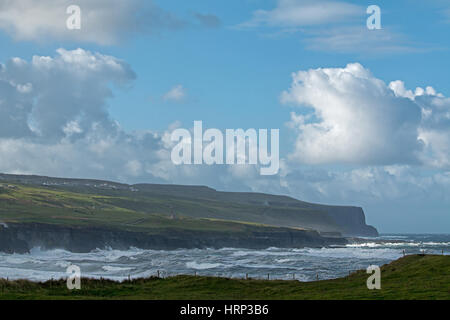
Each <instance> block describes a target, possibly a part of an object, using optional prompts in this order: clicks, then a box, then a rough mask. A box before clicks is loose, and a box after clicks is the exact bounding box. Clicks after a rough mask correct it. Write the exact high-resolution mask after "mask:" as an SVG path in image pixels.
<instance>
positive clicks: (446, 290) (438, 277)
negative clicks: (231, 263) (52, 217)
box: [0, 255, 450, 300]
mask: <svg viewBox="0 0 450 320" xmlns="http://www.w3.org/2000/svg"><path fill="white" fill-rule="evenodd" d="M367 277H368V275H367V274H366V272H365V271H364V270H361V271H358V272H355V273H353V274H351V275H350V276H348V277H345V278H339V279H334V280H324V281H315V282H298V281H264V280H236V279H226V278H212V277H194V276H177V277H173V278H167V279H159V278H149V279H138V280H132V281H125V282H122V283H119V282H113V281H107V280H87V279H83V280H82V289H81V290H79V291H69V290H67V288H66V283H65V281H63V280H60V281H48V282H45V283H33V282H29V281H6V280H0V299H158V300H165V299H167V300H169V299H170V300H171V299H181V300H190V299H205V300H213V299H220V300H223V299H236V300H245V299H254V300H264V299H275V300H282V299H289V300H297V299H320V300H322V299H442V300H448V299H450V256H435V255H426V256H420V255H411V256H406V257H404V258H401V259H399V260H396V261H394V262H392V263H390V264H387V265H385V266H383V267H382V268H381V290H368V289H367V287H366V280H367Z"/></svg>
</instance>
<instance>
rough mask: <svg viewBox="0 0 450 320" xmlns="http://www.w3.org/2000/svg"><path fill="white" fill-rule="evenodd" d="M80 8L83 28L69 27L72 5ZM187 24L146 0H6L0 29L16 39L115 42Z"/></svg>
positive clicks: (0, 12)
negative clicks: (74, 28)
mask: <svg viewBox="0 0 450 320" xmlns="http://www.w3.org/2000/svg"><path fill="white" fill-rule="evenodd" d="M73 4H76V5H78V6H79V7H80V8H81V29H80V30H68V29H67V27H66V20H67V19H68V18H69V16H70V15H68V14H67V13H66V10H67V8H68V7H69V6H70V5H73ZM183 25H184V22H182V21H181V20H179V19H177V18H176V17H174V16H173V15H171V14H170V13H168V12H166V11H164V10H163V9H161V8H159V7H158V6H156V5H154V4H153V2H152V1H143V0H128V1H122V0H78V1H76V2H75V3H74V2H73V1H69V0H40V1H34V0H3V1H1V2H0V29H3V30H4V31H6V32H7V33H9V34H11V35H12V36H13V37H14V38H15V39H17V40H33V41H42V40H43V39H49V38H51V39H56V40H63V41H64V40H67V41H71V40H76V41H83V42H90V43H97V44H100V45H110V44H115V43H117V42H118V41H120V40H122V39H126V38H127V37H129V36H130V35H132V34H136V33H155V32H159V31H161V30H164V29H176V28H179V27H181V26H183Z"/></svg>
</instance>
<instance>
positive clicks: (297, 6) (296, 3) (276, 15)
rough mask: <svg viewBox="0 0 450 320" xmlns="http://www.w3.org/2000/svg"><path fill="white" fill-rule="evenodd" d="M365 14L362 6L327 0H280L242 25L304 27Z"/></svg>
mask: <svg viewBox="0 0 450 320" xmlns="http://www.w3.org/2000/svg"><path fill="white" fill-rule="evenodd" d="M361 14H364V9H363V8H362V7H360V6H357V5H354V4H351V3H347V2H343V1H327V0H320V1H314V0H278V1H277V6H276V7H275V8H274V9H272V10H263V9H259V10H256V11H255V12H253V16H252V18H251V19H250V20H249V21H247V22H244V23H242V24H241V25H240V26H241V27H258V26H269V27H302V26H310V25H318V24H327V23H333V22H339V21H347V20H349V19H351V18H355V17H356V16H358V15H361Z"/></svg>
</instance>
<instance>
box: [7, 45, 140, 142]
mask: <svg viewBox="0 0 450 320" xmlns="http://www.w3.org/2000/svg"><path fill="white" fill-rule="evenodd" d="M134 78H135V74H134V72H133V71H132V70H131V68H130V66H129V65H128V64H127V63H125V62H123V61H121V60H119V59H116V58H113V57H111V56H105V55H101V54H98V53H96V54H93V53H91V52H89V51H85V50H83V49H77V50H73V51H67V50H64V49H59V50H57V55H56V56H55V57H46V56H34V57H33V58H32V60H31V61H30V62H28V61H25V60H22V59H19V58H14V59H11V60H9V61H7V62H6V64H2V65H0V113H1V114H2V116H1V118H0V136H1V137H16V138H21V137H34V138H36V139H37V138H39V139H42V140H45V141H49V140H53V141H55V140H58V139H60V138H63V137H67V136H72V137H75V136H80V137H81V136H84V135H85V134H86V133H87V132H88V131H89V130H92V128H93V127H95V126H97V127H102V128H105V130H109V128H111V127H114V126H115V123H114V122H113V121H112V120H111V119H109V116H108V113H107V110H106V100H107V99H108V98H110V97H112V91H111V87H110V84H115V85H116V86H119V87H123V86H126V85H127V84H128V83H129V82H130V81H132V80H133V79H134Z"/></svg>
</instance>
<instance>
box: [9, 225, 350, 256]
mask: <svg viewBox="0 0 450 320" xmlns="http://www.w3.org/2000/svg"><path fill="white" fill-rule="evenodd" d="M345 243H347V241H346V240H345V239H344V238H327V237H323V236H320V235H319V233H317V232H316V231H309V230H308V231H307V230H294V229H287V228H273V229H270V228H268V229H267V231H264V232H250V233H235V234H232V233H220V232H188V231H180V232H178V231H177V232H173V231H168V232H166V233H160V234H146V233H139V232H128V231H122V230H115V229H105V228H96V227H83V228H75V227H66V226H57V225H49V224H38V223H22V224H8V226H7V227H4V226H0V251H2V252H7V253H14V252H15V253H26V252H29V250H30V249H32V248H33V247H41V248H43V249H65V250H68V251H71V252H89V251H92V250H94V249H96V248H108V247H110V248H113V249H122V250H126V249H128V248H130V247H137V248H141V249H155V250H172V249H179V248H188V249H189V248H223V247H236V248H250V249H264V248H268V247H280V248H302V247H324V246H328V245H343V244H345Z"/></svg>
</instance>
